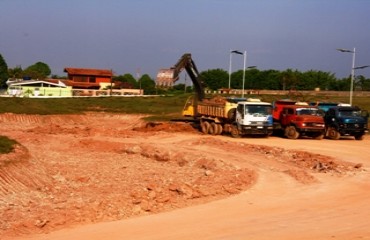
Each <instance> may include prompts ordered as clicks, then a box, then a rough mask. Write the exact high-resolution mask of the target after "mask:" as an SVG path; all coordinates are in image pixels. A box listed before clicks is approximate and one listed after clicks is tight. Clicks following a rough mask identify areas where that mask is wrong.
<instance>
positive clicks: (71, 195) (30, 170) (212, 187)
mask: <svg viewBox="0 0 370 240" xmlns="http://www.w3.org/2000/svg"><path fill="white" fill-rule="evenodd" d="M0 121H1V124H0V130H1V132H2V134H3V135H6V136H8V137H10V138H13V139H15V140H17V142H19V143H20V144H21V145H20V146H18V147H17V148H16V150H15V152H14V153H10V154H7V155H0V218H1V219H2V220H3V221H1V223H0V235H1V236H2V237H4V238H5V237H11V236H17V235H27V234H31V233H45V232H50V231H54V230H56V229H60V228H65V227H69V226H74V225H79V224H87V223H92V222H101V221H112V220H119V219H125V218H130V217H132V216H140V215H147V214H154V213H158V212H163V211H170V210H173V209H177V208H182V207H186V206H190V205H194V204H201V203H206V202H209V201H213V200H215V199H220V198H225V197H228V196H230V195H233V194H238V193H240V192H241V191H245V190H247V189H248V188H250V187H251V186H253V184H254V183H255V182H256V181H257V180H258V171H260V169H264V171H271V168H274V169H273V170H274V171H279V172H282V173H285V174H287V175H288V176H291V177H292V178H293V179H294V181H297V182H299V183H303V184H312V183H314V182H315V181H316V178H315V177H314V175H313V174H315V173H323V174H324V173H327V172H330V173H333V172H335V173H338V174H340V173H343V172H346V171H355V170H358V169H359V168H361V166H359V165H354V164H351V163H345V162H341V161H338V160H335V159H333V158H329V157H326V156H323V155H318V154H311V153H307V152H303V151H287V150H285V149H283V148H277V147H266V146H258V145H251V144H245V143H243V142H242V141H241V142H235V141H233V142H232V141H228V139H227V140H225V139H220V138H222V136H219V138H217V137H210V136H204V135H202V134H199V132H198V130H196V129H194V128H193V127H192V126H191V125H190V124H187V123H172V122H171V123H148V124H145V123H144V122H143V121H142V120H141V116H132V115H112V114H102V113H101V114H86V115H71V116H27V115H11V114H4V115H0ZM154 133H155V134H154ZM189 133H190V134H189Z"/></svg>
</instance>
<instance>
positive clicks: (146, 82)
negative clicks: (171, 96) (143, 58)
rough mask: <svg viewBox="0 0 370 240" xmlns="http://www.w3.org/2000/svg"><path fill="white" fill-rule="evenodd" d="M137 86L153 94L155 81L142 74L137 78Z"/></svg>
mask: <svg viewBox="0 0 370 240" xmlns="http://www.w3.org/2000/svg"><path fill="white" fill-rule="evenodd" d="M139 87H140V88H141V89H143V90H144V93H145V94H155V93H156V89H155V82H154V80H153V79H151V78H150V76H149V75H148V74H144V75H143V76H142V77H141V78H140V79H139Z"/></svg>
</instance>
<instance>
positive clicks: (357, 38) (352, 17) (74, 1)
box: [0, 0, 370, 78]
mask: <svg viewBox="0 0 370 240" xmlns="http://www.w3.org/2000/svg"><path fill="white" fill-rule="evenodd" d="M0 29H1V30H0V31H1V32H0V54H1V55H2V56H3V58H4V59H5V61H6V63H7V64H8V67H10V68H13V67H16V66H18V65H21V66H22V68H26V67H28V66H29V65H31V64H34V63H36V62H38V61H41V62H45V63H46V64H48V65H49V66H50V68H51V70H52V74H57V75H61V76H64V75H65V73H63V69H64V68H65V67H78V68H102V69H112V70H113V71H114V73H115V74H116V75H121V74H125V73H131V74H133V75H134V76H136V72H137V70H138V69H140V72H141V74H145V73H147V74H149V75H150V76H151V77H152V78H155V76H156V73H157V71H158V70H159V69H160V68H168V67H171V66H173V65H174V64H175V63H176V62H177V60H178V59H179V58H180V57H181V56H182V54H184V53H191V54H192V56H193V59H194V61H195V63H196V65H197V67H198V69H199V71H204V70H208V69H215V68H222V69H225V70H226V71H228V69H229V56H230V55H229V52H230V49H233V50H239V51H242V52H244V51H247V65H248V66H249V65H256V66H257V68H258V69H260V70H267V69H277V70H285V69H288V68H291V69H298V70H299V71H307V70H311V69H313V70H322V71H327V72H332V73H334V74H335V75H336V76H337V77H339V78H342V77H347V76H349V75H350V71H351V65H352V54H351V53H341V52H339V51H336V48H346V49H351V50H353V48H354V47H355V48H356V64H355V65H356V66H362V65H370V1H369V0H186V1H185V0H104V1H103V0H0ZM232 63H233V64H232V68H233V71H235V70H237V69H242V68H243V57H242V56H240V55H233V61H232ZM359 74H362V75H364V76H365V77H367V78H368V77H370V68H367V69H362V70H357V71H356V75H359Z"/></svg>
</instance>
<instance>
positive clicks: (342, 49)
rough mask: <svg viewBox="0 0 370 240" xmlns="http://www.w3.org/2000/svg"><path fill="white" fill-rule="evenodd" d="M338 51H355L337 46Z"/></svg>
mask: <svg viewBox="0 0 370 240" xmlns="http://www.w3.org/2000/svg"><path fill="white" fill-rule="evenodd" d="M337 51H339V52H349V53H353V51H352V50H349V49H344V48H337Z"/></svg>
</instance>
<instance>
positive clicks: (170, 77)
mask: <svg viewBox="0 0 370 240" xmlns="http://www.w3.org/2000/svg"><path fill="white" fill-rule="evenodd" d="M183 69H185V70H186V73H187V74H188V75H189V77H190V79H191V81H192V82H193V86H194V89H195V92H196V96H197V99H198V100H199V101H202V100H203V99H204V89H203V82H202V80H201V79H200V77H199V72H198V69H197V67H196V65H195V63H194V61H193V59H192V58H191V54H190V53H185V54H184V55H183V56H182V57H181V58H180V59H179V60H178V62H177V63H176V64H175V65H174V66H173V67H172V68H167V69H161V70H159V72H158V74H157V79H156V82H157V86H164V87H166V86H167V87H171V86H172V85H173V83H174V82H176V81H177V80H178V79H179V74H180V73H181V71H182V70H183Z"/></svg>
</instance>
